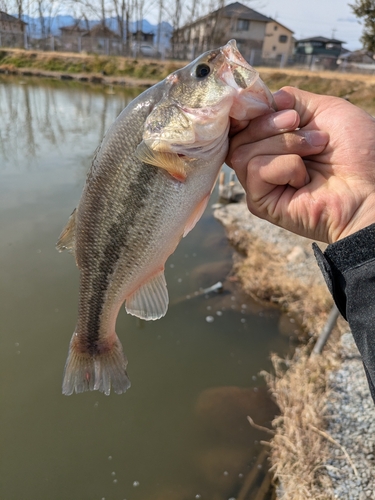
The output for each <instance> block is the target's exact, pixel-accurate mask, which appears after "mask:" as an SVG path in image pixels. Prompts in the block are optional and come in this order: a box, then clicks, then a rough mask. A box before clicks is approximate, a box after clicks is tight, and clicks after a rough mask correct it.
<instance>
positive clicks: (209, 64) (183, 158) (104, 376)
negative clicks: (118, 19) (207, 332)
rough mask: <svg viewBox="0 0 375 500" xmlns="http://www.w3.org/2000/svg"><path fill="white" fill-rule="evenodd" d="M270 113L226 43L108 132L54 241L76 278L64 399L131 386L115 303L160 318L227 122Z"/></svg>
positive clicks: (214, 172)
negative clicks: (70, 257) (173, 260)
mask: <svg viewBox="0 0 375 500" xmlns="http://www.w3.org/2000/svg"><path fill="white" fill-rule="evenodd" d="M273 109H275V108H274V104H273V98H272V95H271V93H270V92H269V90H268V89H267V87H266V86H265V85H264V83H263V82H262V81H261V80H260V78H259V75H258V73H257V72H256V71H255V70H254V69H253V68H252V67H251V66H249V64H248V63H247V62H246V61H245V60H244V58H243V57H242V56H241V54H240V52H239V51H238V49H237V47H236V43H235V41H233V40H232V41H230V42H228V43H227V45H225V46H224V47H221V48H219V49H217V50H212V51H209V52H206V53H205V54H203V55H202V56H200V57H198V58H197V59H196V60H195V61H193V62H192V63H190V64H189V65H187V66H186V67H184V68H182V69H180V70H178V71H176V72H174V73H172V74H171V75H169V76H168V77H167V78H166V79H165V80H163V81H162V82H160V83H158V84H156V85H154V86H153V87H151V88H150V89H148V90H146V91H145V92H143V93H142V94H141V95H140V96H139V97H137V98H136V99H134V100H133V101H132V102H131V103H130V104H129V105H128V106H127V107H126V108H125V109H124V110H123V111H122V113H121V114H120V115H119V116H118V118H117V119H116V121H115V122H114V123H113V125H112V126H111V127H110V128H109V130H108V132H107V133H106V135H105V137H104V139H103V141H102V143H101V145H100V147H99V148H98V150H97V152H96V154H95V157H94V159H93V162H92V166H91V169H90V171H89V173H88V176H87V179H86V183H85V186H84V189H83V193H82V197H81V199H80V202H79V204H78V207H77V209H76V210H75V211H74V212H73V214H72V215H71V217H70V219H69V221H68V224H67V225H66V227H65V228H64V230H63V232H62V233H61V235H60V238H59V241H58V243H57V248H58V249H59V250H60V251H61V250H64V249H68V250H70V251H71V252H72V253H73V254H74V255H75V259H76V263H77V266H78V268H79V271H80V298H79V310H78V321H77V325H76V329H75V332H74V334H73V337H72V339H71V342H70V349H69V354H68V358H67V361H66V366H65V373H64V380H63V393H64V394H67V395H69V394H72V393H73V392H74V391H75V392H77V393H79V392H83V391H86V390H99V391H102V392H104V393H105V394H109V393H110V389H111V386H112V389H113V390H114V392H116V393H118V394H120V393H122V392H125V391H126V390H127V389H128V388H129V387H130V382H129V379H128V376H127V373H126V366H127V360H126V357H125V355H124V354H123V350H122V346H121V343H120V341H119V339H118V337H117V335H116V332H115V324H116V318H117V315H118V312H119V309H120V307H121V305H122V304H123V303H124V302H125V307H126V311H127V312H128V313H129V314H132V315H134V316H137V317H139V318H142V319H145V320H156V319H158V318H161V317H162V316H164V315H165V314H166V312H167V308H168V291H167V285H166V281H165V277H164V265H165V262H166V260H167V258H168V257H169V256H170V255H171V254H172V253H173V252H174V250H175V248H176V246H177V245H178V243H179V241H180V239H181V238H182V237H184V236H186V235H187V234H188V233H189V231H191V229H192V228H193V227H194V226H195V224H196V223H197V221H198V220H199V219H200V217H201V215H202V214H203V211H204V209H205V207H206V205H207V202H208V198H209V196H210V193H211V191H212V189H213V186H214V184H215V180H216V178H217V176H218V172H219V170H220V167H221V166H222V164H223V162H224V159H225V157H226V154H227V150H228V130H229V124H230V118H231V117H232V118H235V119H237V120H245V119H247V120H248V119H252V118H254V117H256V116H259V115H261V114H264V113H269V112H271V111H272V110H273Z"/></svg>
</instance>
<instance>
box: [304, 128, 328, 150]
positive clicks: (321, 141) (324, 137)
mask: <svg viewBox="0 0 375 500" xmlns="http://www.w3.org/2000/svg"><path fill="white" fill-rule="evenodd" d="M303 135H304V137H305V139H306V142H308V143H309V144H310V145H311V146H316V147H318V146H324V145H325V144H327V142H328V140H329V135H328V134H327V132H321V131H320V130H308V131H306V132H303Z"/></svg>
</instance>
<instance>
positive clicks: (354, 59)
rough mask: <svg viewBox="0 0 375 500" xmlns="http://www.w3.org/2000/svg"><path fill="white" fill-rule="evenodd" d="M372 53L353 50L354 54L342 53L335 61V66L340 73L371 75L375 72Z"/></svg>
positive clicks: (374, 61) (374, 60)
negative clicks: (336, 65)
mask: <svg viewBox="0 0 375 500" xmlns="http://www.w3.org/2000/svg"><path fill="white" fill-rule="evenodd" d="M374 57H375V56H374V54H372V52H368V51H366V50H364V49H362V50H355V51H354V52H350V51H345V52H342V53H341V54H340V56H339V58H338V59H337V64H338V66H339V70H340V71H345V72H351V71H353V72H361V73H371V74H373V73H374V72H375V59H374Z"/></svg>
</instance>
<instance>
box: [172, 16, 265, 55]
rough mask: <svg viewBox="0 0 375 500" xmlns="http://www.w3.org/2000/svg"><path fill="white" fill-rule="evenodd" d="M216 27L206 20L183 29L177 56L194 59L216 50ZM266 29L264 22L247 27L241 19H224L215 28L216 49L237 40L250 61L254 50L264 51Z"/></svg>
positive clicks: (252, 22) (176, 50)
mask: <svg viewBox="0 0 375 500" xmlns="http://www.w3.org/2000/svg"><path fill="white" fill-rule="evenodd" d="M214 25H215V21H214V20H213V19H209V18H206V19H204V20H202V21H201V22H197V23H196V24H194V25H193V26H190V27H187V28H185V29H183V28H182V29H181V30H180V32H179V43H178V44H176V45H175V52H176V53H175V56H176V57H179V58H182V59H194V58H195V57H197V56H198V55H199V54H201V53H202V52H204V51H206V50H209V49H210V48H214V47H213V46H212V42H213V40H212V30H213V26H214ZM265 29H266V23H264V22H260V21H249V22H248V25H247V23H241V19H229V18H223V19H221V20H220V21H219V22H218V24H217V26H215V30H214V33H215V34H214V38H215V39H216V45H215V47H216V46H217V47H219V46H222V45H225V44H226V43H227V42H228V41H229V40H231V39H235V40H236V41H237V45H238V48H239V49H240V51H241V53H242V55H243V56H244V57H245V59H247V60H249V59H250V57H251V51H252V50H253V49H256V50H257V51H260V52H261V51H262V47H263V40H264V37H265ZM189 32H190V36H189Z"/></svg>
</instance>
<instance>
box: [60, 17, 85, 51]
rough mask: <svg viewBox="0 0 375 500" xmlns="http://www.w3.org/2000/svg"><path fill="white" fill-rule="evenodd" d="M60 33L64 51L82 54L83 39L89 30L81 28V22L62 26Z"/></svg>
mask: <svg viewBox="0 0 375 500" xmlns="http://www.w3.org/2000/svg"><path fill="white" fill-rule="evenodd" d="M60 33H61V35H60V42H61V43H60V45H61V48H62V50H65V51H68V52H81V49H82V43H81V37H82V35H84V34H85V33H87V29H85V28H83V27H82V26H81V23H80V21H77V22H76V23H75V24H71V25H70V26H62V27H61V28H60Z"/></svg>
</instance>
